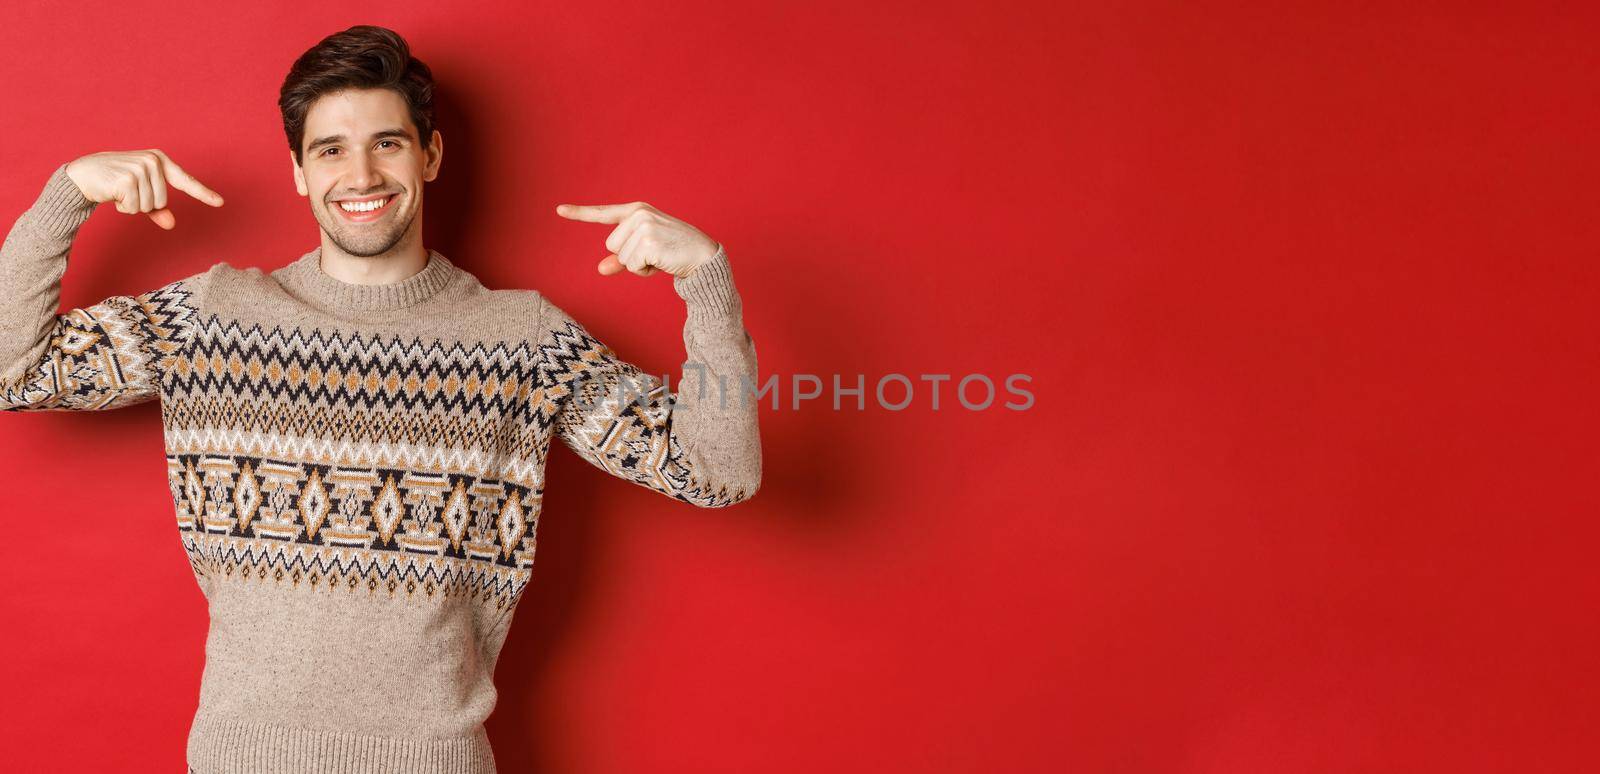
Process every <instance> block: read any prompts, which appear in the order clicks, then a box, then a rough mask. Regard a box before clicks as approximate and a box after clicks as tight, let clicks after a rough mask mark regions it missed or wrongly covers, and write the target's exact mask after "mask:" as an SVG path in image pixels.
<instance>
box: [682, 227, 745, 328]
mask: <svg viewBox="0 0 1600 774" xmlns="http://www.w3.org/2000/svg"><path fill="white" fill-rule="evenodd" d="M672 288H673V289H674V290H676V291H678V297H679V298H682V299H683V300H684V302H685V303H686V304H688V306H689V309H690V311H695V310H700V311H705V312H710V313H713V314H728V313H731V312H734V311H736V309H737V306H738V302H739V293H738V291H736V290H735V289H734V287H733V271H732V269H730V268H729V267H728V251H727V250H725V249H723V246H722V243H720V242H719V243H717V254H716V255H714V256H712V257H711V260H709V261H706V262H705V263H702V264H700V265H699V266H696V267H695V268H694V270H693V271H691V272H689V273H688V274H687V275H685V276H682V277H673V278H672Z"/></svg>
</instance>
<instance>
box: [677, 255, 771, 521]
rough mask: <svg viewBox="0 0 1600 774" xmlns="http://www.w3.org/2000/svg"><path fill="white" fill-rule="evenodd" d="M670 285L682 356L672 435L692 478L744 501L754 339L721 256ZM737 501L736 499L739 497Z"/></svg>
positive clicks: (754, 447) (753, 438)
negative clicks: (683, 312)
mask: <svg viewBox="0 0 1600 774" xmlns="http://www.w3.org/2000/svg"><path fill="white" fill-rule="evenodd" d="M673 287H674V288H675V289H676V290H677V292H678V295H679V296H680V297H682V298H683V300H684V303H685V305H686V306H687V314H688V317H687V319H686V320H685V322H684V328H683V343H684V349H685V350H686V352H687V354H688V359H687V361H686V362H685V364H684V369H683V379H682V381H681V382H680V383H679V384H678V386H677V388H676V389H675V392H676V394H677V401H678V407H677V408H676V409H675V410H674V411H673V414H672V429H673V435H674V436H675V437H676V438H677V439H678V441H679V442H680V443H682V444H683V445H684V446H685V447H687V449H688V451H689V453H690V457H691V459H692V460H693V465H694V466H696V467H699V468H701V470H699V471H697V472H698V473H699V474H700V477H701V478H703V479H706V480H710V481H716V482H718V483H720V484H722V485H725V486H727V487H729V488H730V489H732V490H743V492H744V494H743V497H744V498H747V497H749V496H750V495H751V494H754V493H755V490H756V489H757V488H758V487H759V486H760V484H761V438H760V431H759V426H758V421H757V420H758V414H759V411H758V409H759V406H758V402H757V401H756V400H755V399H754V398H753V397H752V396H750V395H748V394H746V388H747V387H749V388H756V387H757V386H758V385H757V379H758V373H757V364H756V351H755V342H754V340H753V339H752V338H751V337H750V335H749V333H748V332H747V331H746V330H745V327H744V310H743V301H742V299H741V298H740V296H739V292H738V290H737V289H736V288H735V287H734V284H733V277H732V272H731V270H730V267H729V264H728V259H727V254H726V253H725V252H724V251H723V250H721V249H720V248H719V249H718V251H717V256H716V258H714V259H713V260H711V261H709V262H707V263H705V264H703V265H701V266H699V267H698V268H696V269H695V270H694V272H693V273H692V274H690V275H689V276H687V277H680V278H675V279H674V280H673ZM741 499H743V498H741Z"/></svg>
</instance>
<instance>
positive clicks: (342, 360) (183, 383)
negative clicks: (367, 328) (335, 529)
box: [163, 316, 548, 488]
mask: <svg viewBox="0 0 1600 774" xmlns="http://www.w3.org/2000/svg"><path fill="white" fill-rule="evenodd" d="M197 328H198V332H197V335H196V336H195V340H194V341H193V343H192V344H191V346H190V348H189V349H188V350H187V351H186V352H185V353H184V354H183V355H182V356H180V357H177V358H174V359H173V362H172V364H171V368H169V369H168V371H167V373H166V375H165V384H164V386H163V389H164V390H165V392H166V396H165V401H164V404H165V405H166V409H165V417H164V421H165V431H166V434H167V444H168V451H169V452H172V453H217V454H230V455H232V454H239V455H247V456H258V457H265V458H274V459H293V460H316V461H328V462H331V463H334V464H338V465H340V466H345V467H356V466H371V467H389V468H399V469H405V470H413V471H451V472H459V473H466V474H470V475H474V476H479V477H490V476H503V477H505V478H506V479H507V480H508V481H511V482H513V483H516V484H519V485H521V486H524V487H534V488H537V487H539V486H542V484H543V481H542V476H543V470H544V457H545V454H546V449H547V447H548V444H547V443H546V441H545V439H544V438H542V437H541V435H540V432H539V430H540V428H539V427H537V426H535V425H533V424H531V423H530V422H529V421H528V407H529V405H530V401H532V400H543V399H544V398H543V396H542V395H541V394H540V393H541V388H540V387H539V385H537V384H536V383H535V382H534V380H533V379H532V378H531V377H530V373H531V371H532V367H531V365H530V363H529V361H530V360H531V357H532V356H531V351H532V350H531V348H530V347H529V345H528V344H526V343H523V342H517V343H514V344H502V343H488V344H461V343H451V344H449V345H445V344H443V343H441V342H439V341H438V340H431V341H428V342H426V343H425V342H424V341H423V340H422V339H420V338H416V337H413V338H411V339H409V340H407V339H400V338H394V337H390V338H385V337H381V336H378V335H363V334H351V333H342V332H339V331H322V330H317V329H311V330H301V329H298V328H289V329H285V328H282V327H270V328H263V327H261V326H259V325H249V326H241V325H240V324H239V323H238V322H236V321H222V320H219V319H218V318H216V317H215V316H209V317H207V318H205V319H204V321H203V322H201V323H200V324H199V325H198V326H197Z"/></svg>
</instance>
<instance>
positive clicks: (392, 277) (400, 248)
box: [321, 234, 428, 285]
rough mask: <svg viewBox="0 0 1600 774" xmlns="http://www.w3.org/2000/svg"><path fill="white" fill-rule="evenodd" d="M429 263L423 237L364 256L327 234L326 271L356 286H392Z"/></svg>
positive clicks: (324, 268)
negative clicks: (382, 251) (343, 245)
mask: <svg viewBox="0 0 1600 774" xmlns="http://www.w3.org/2000/svg"><path fill="white" fill-rule="evenodd" d="M427 265H428V251H427V249H426V248H424V247H423V246H422V241H421V240H416V239H408V240H404V244H397V245H395V246H394V248H393V249H391V250H389V251H388V252H386V253H383V254H382V255H374V256H371V257H364V256H359V255H350V254H349V253H346V252H345V251H343V250H341V249H339V246H338V245H335V244H333V243H332V240H330V239H328V237H327V235H326V234H324V235H323V238H322V257H321V266H322V271H323V273H324V274H327V275H328V276H330V277H332V278H334V279H336V280H339V281H340V282H348V283H350V284H352V285H389V284H393V283H395V282H399V281H400V280H403V279H405V278H407V277H410V276H411V275H413V274H416V273H417V272H419V271H422V269H423V268H424V267H426V266H427Z"/></svg>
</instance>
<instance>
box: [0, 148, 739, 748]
mask: <svg viewBox="0 0 1600 774" xmlns="http://www.w3.org/2000/svg"><path fill="white" fill-rule="evenodd" d="M65 169H66V167H65V165H62V166H61V167H59V168H57V169H56V170H55V172H54V173H53V174H52V175H51V176H50V178H49V179H48V181H47V182H46V184H45V187H44V190H43V192H42V193H41V194H40V195H39V197H38V200H37V201H36V202H35V203H34V204H33V205H32V207H30V208H29V209H28V210H27V211H26V212H24V213H23V214H22V216H21V217H20V218H18V220H17V221H16V223H15V225H14V226H13V227H12V228H11V230H10V232H9V234H8V235H7V237H6V240H5V243H4V246H3V248H0V298H4V299H6V303H5V304H4V305H0V369H3V370H0V410H7V411H53V410H55V411H59V410H74V411H92V410H104V409H114V408H119V407H122V406H127V405H130V404H134V403H140V402H143V401H149V400H159V401H160V405H161V419H162V426H163V432H164V435H165V440H166V463H167V483H168V485H169V486H170V488H171V493H172V502H173V505H174V506H175V513H176V524H177V536H178V538H179V540H180V541H181V542H182V546H183V550H184V552H185V554H186V555H187V557H188V560H189V564H190V566H191V567H192V568H193V570H194V576H195V580H196V581H198V583H199V585H200V588H201V590H202V592H203V593H204V594H205V596H206V598H207V601H208V606H209V609H210V620H211V623H210V631H209V633H208V635H207V639H206V648H205V653H206V663H205V671H204V675H203V677H202V680H201V684H200V687H199V703H198V707H197V710H196V714H195V717H194V722H193V724H192V726H191V729H190V732H189V738H188V761H189V765H190V767H191V768H193V770H195V771H197V772H200V774H223V773H224V772H248V773H249V774H274V773H277V772H284V773H286V774H287V773H292V774H306V773H307V772H321V771H339V772H348V773H349V774H359V773H365V772H371V773H372V774H405V773H412V772H415V773H416V774H424V773H425V774H484V773H486V772H493V771H494V769H495V767H494V758H493V756H492V754H491V751H490V748H489V743H488V738H487V736H486V735H485V732H484V727H483V722H484V720H485V719H486V718H487V717H488V716H489V713H490V711H491V710H492V709H493V707H494V704H495V687H494V684H493V679H492V678H493V674H494V667H495V662H496V659H497V658H498V656H499V653H500V650H501V646H502V644H503V643H504V641H505V636H506V631H507V629H508V627H509V626H510V624H511V618H512V611H513V610H514V609H515V608H516V605H517V601H518V599H519V598H520V597H521V596H522V592H523V590H524V588H525V587H526V585H527V583H528V580H529V575H530V572H531V568H532V566H533V558H534V549H535V546H536V538H535V535H536V532H537V530H538V525H539V512H540V504H541V501H542V498H543V495H544V491H545V477H544V471H545V460H546V455H547V453H548V450H549V447H550V442H551V439H553V438H560V439H561V441H562V442H563V443H564V444H566V445H567V446H568V447H570V448H571V449H572V450H573V451H575V452H576V453H577V454H578V455H580V456H581V457H583V458H584V459H586V460H588V461H589V462H591V463H593V464H594V465H597V466H599V467H600V468H601V469H603V470H605V471H607V472H609V473H611V474H613V475H615V476H617V477H619V478H622V479H625V480H627V481H631V482H633V483H635V484H638V485H640V486H644V487H648V488H650V489H651V490H654V491H656V492H659V493H661V494H663V495H666V496H668V497H672V498H674V499H677V500H681V501H683V502H686V503H691V504H694V505H698V506H705V507H720V506H727V505H732V504H734V503H738V502H740V501H742V500H745V499H747V498H749V497H751V496H752V495H753V494H754V493H755V491H756V489H757V487H758V486H759V484H760V479H761V450H760V442H759V438H758V433H757V411H756V401H755V400H750V399H742V397H743V396H744V394H745V392H744V391H743V390H742V389H741V385H750V386H754V385H756V383H757V378H756V353H755V345H754V342H753V341H752V339H751V337H750V336H749V334H748V333H747V332H746V331H745V329H744V325H743V318H742V312H741V300H740V296H739V293H738V292H737V290H736V289H735V288H734V284H733V277H732V274H731V272H730V270H729V266H728V259H727V254H726V252H725V251H723V250H721V249H719V250H718V252H717V255H716V257H715V258H714V259H713V260H712V261H711V262H709V263H707V264H704V265H702V266H700V267H698V268H697V269H695V270H694V271H693V272H692V273H691V274H690V275H689V276H687V277H677V278H674V279H673V281H672V282H673V286H674V288H675V289H676V291H677V294H678V295H679V296H680V297H681V298H682V299H683V301H684V303H685V306H686V323H685V325H684V328H683V341H684V347H685V349H686V353H687V356H688V357H687V359H686V361H685V362H684V363H683V368H682V371H681V374H682V377H681V379H679V381H678V382H677V383H676V385H673V384H672V383H671V382H670V381H663V380H662V379H661V378H657V377H654V376H651V375H649V374H647V373H645V372H643V371H642V370H641V369H639V368H636V367H635V366H633V365H631V364H629V363H628V362H626V361H624V360H622V359H620V358H619V357H618V356H617V354H616V353H615V352H613V351H612V350H611V349H610V348H608V347H607V346H606V345H604V344H602V343H601V342H600V341H599V340H597V339H596V338H595V337H594V336H592V335H590V334H589V332H588V331H586V330H585V329H584V327H583V326H582V325H580V324H579V323H578V322H577V321H576V320H574V319H573V318H572V317H571V316H569V315H568V314H567V313H566V312H564V311H562V310H561V308H560V307H558V306H556V304H554V303H553V302H552V301H551V300H550V299H549V298H546V297H545V296H544V295H543V294H542V293H540V292H539V291H536V290H489V289H487V288H485V287H484V286H483V285H482V284H481V283H479V282H478V280H477V279H476V278H475V277H474V276H473V275H472V274H470V273H468V272H466V271H464V270H462V269H461V268H459V267H457V266H456V265H455V264H453V263H452V262H450V261H449V260H447V259H446V258H445V256H443V255H441V254H439V253H438V252H437V251H429V260H428V263H427V266H426V267H425V268H424V269H422V270H421V271H420V272H418V273H417V274H414V275H412V276H411V277H409V278H407V279H404V280H401V281H399V282H396V283H393V284H387V285H353V284H348V283H345V282H342V281H340V280H337V279H334V278H333V277H331V276H329V275H327V274H325V273H324V272H323V271H322V270H321V267H320V264H319V258H320V248H318V249H317V250H312V251H311V252H309V253H306V254H304V255H302V256H301V257H299V258H298V259H296V260H294V261H292V262H291V263H288V264H287V265H285V266H283V267H281V268H278V269H276V270H274V271H270V272H268V271H262V270H260V269H255V268H238V267H234V266H232V265H230V264H228V263H226V262H223V263H217V264H216V265H214V266H212V267H211V268H209V269H207V270H206V271H203V272H199V273H196V274H193V275H191V276H187V277H183V278H181V279H178V280H175V281H173V282H171V283H169V284H166V285H164V286H162V287H159V288H156V289H154V290H149V291H148V292H144V293H140V294H138V295H126V296H114V297H112V298H108V299H105V300H104V301H101V302H99V303H97V304H94V305H92V306H88V307H84V308H79V309H71V310H68V311H65V312H61V313H58V311H59V310H58V305H59V303H60V291H59V288H60V280H61V277H62V275H63V273H64V272H65V270H66V266H67V257H68V252H69V250H70V247H71V245H72V241H73V239H74V237H75V236H76V234H77V232H78V229H79V227H80V226H81V225H82V224H83V223H84V222H85V221H86V220H87V219H88V218H89V216H90V214H91V213H92V212H93V210H94V209H95V204H94V203H93V202H91V201H89V200H88V199H86V198H85V197H84V196H83V195H82V193H81V192H79V190H78V188H77V187H76V186H75V185H74V184H73V183H72V181H71V180H70V179H69V178H68V177H67V176H66V171H65Z"/></svg>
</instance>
